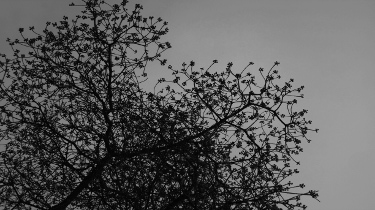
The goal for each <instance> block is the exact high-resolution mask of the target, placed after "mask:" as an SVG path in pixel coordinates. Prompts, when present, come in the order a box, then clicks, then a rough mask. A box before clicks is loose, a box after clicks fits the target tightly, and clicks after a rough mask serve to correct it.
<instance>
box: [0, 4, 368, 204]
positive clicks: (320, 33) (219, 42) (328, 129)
mask: <svg viewBox="0 0 375 210" xmlns="http://www.w3.org/2000/svg"><path fill="white" fill-rule="evenodd" d="M72 1H74V2H76V3H78V2H79V0H64V1H62V0H1V1H0V28H1V30H0V53H5V54H10V47H9V46H8V45H7V43H6V42H5V40H6V38H8V37H9V38H19V37H20V36H19V34H18V28H20V27H24V28H28V27H29V26H35V28H36V29H37V30H39V31H42V30H43V28H44V26H45V22H46V21H59V20H61V18H62V16H63V15H68V16H72V17H73V16H74V15H75V14H78V12H79V10H80V9H79V8H77V7H75V8H72V7H69V6H68V4H69V3H71V2H72ZM108 2H110V3H111V2H117V1H116V0H108ZM130 2H131V3H140V4H142V5H143V6H144V11H143V14H144V15H146V16H148V15H152V16H155V17H162V18H163V19H164V20H166V21H168V22H169V29H170V32H169V34H168V35H166V36H165V38H164V39H165V40H166V41H169V42H171V44H172V49H170V50H169V51H167V52H165V54H164V57H165V58H167V59H168V62H169V64H172V65H173V66H176V67H177V66H179V65H181V64H182V62H189V61H191V60H194V61H196V65H197V66H198V67H208V66H209V65H210V64H211V62H212V60H214V59H217V60H218V61H219V63H218V64H217V65H216V66H215V68H214V70H217V71H223V70H224V69H225V67H226V64H227V63H228V62H233V64H234V66H233V68H234V69H238V71H240V70H242V69H243V68H244V67H245V66H246V65H247V64H248V63H249V62H254V63H255V65H254V66H252V67H250V69H249V70H250V71H254V72H255V71H256V70H257V69H258V68H259V67H263V68H264V69H269V68H270V67H271V66H272V65H273V63H274V62H275V61H279V62H280V63H281V64H280V65H279V67H278V70H279V72H280V74H281V76H282V79H284V80H285V81H287V80H288V79H289V78H294V79H295V85H296V87H297V86H300V85H304V86H305V90H304V92H303V93H304V95H305V98H304V99H303V100H299V101H298V106H297V107H298V108H300V109H308V110H309V113H308V115H307V117H308V118H309V119H311V120H312V121H313V127H315V128H319V129H320V130H319V132H318V133H317V134H314V133H311V135H310V136H309V137H310V138H311V139H312V142H311V143H310V144H308V143H304V144H303V147H304V152H303V153H302V154H301V155H299V156H298V157H297V159H298V160H300V161H301V166H300V167H299V170H300V171H301V172H300V174H298V176H295V177H293V180H294V181H295V183H298V182H303V183H305V184H306V186H307V188H306V189H316V190H319V194H320V197H319V200H320V201H321V202H317V201H315V200H313V199H308V198H306V199H304V203H305V204H307V205H308V209H310V210H336V209H337V210H352V209H356V210H372V209H374V206H375V199H373V197H374V189H375V179H374V178H373V176H374V172H375V163H374V161H375V152H374V149H375V138H374V133H373V131H374V128H375V111H374V110H373V108H374V107H375V94H374V90H375V83H374V82H373V80H374V79H375V70H374V66H375V65H374V64H375V39H374V37H375V12H374V11H375V1H374V0H310V1H309V0H299V1H297V0H231V1H226V0H189V1H186V0H185V1H183V0H138V1H136V0H133V1H130ZM148 74H149V75H150V76H151V77H154V78H156V77H161V76H162V75H168V74H169V72H168V71H167V70H166V69H163V68H160V67H156V66H155V67H154V66H151V68H150V69H149V72H148Z"/></svg>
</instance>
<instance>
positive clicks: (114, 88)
mask: <svg viewBox="0 0 375 210" xmlns="http://www.w3.org/2000/svg"><path fill="white" fill-rule="evenodd" d="M82 1H83V5H80V6H81V7H83V8H84V9H83V11H82V14H80V15H77V16H76V17H74V18H68V17H63V20H62V21H60V22H55V23H51V22H47V24H46V28H45V29H44V30H43V31H42V32H37V31H36V30H35V29H34V27H30V28H29V31H28V32H25V30H24V29H23V28H20V30H19V31H20V34H21V37H22V38H21V39H15V40H10V39H8V42H9V44H10V46H11V48H12V49H13V52H14V54H13V55H12V57H9V56H7V55H5V54H1V57H2V59H1V60H0V76H1V79H0V100H1V103H0V112H1V115H0V140H1V143H4V144H5V145H6V146H5V148H4V149H3V151H1V152H0V161H1V162H0V206H2V207H4V208H5V209H51V210H52V209H54V210H57V209H134V210H141V209H142V210H144V209H160V210H167V209H217V210H220V209H221V210H229V209H236V210H240V209H254V210H255V209H257V210H258V209H305V208H306V206H305V205H303V204H302V203H301V201H300V199H301V196H310V197H313V198H317V196H318V194H317V191H314V190H306V191H303V190H300V189H301V188H304V184H293V183H292V182H291V180H290V177H291V176H292V175H293V174H295V173H298V170H297V169H296V165H298V164H299V162H298V161H296V160H295V156H296V155H298V154H299V153H300V152H302V151H303V149H302V147H301V143H302V142H303V141H307V142H310V139H308V138H307V136H306V135H307V133H308V132H309V131H317V129H311V128H309V125H310V124H311V121H309V120H307V119H305V114H306V113H307V110H305V109H303V110H298V111H296V110H295V109H294V108H293V107H294V105H295V104H296V103H297V100H296V99H297V98H302V97H303V94H301V91H302V90H303V88H304V87H303V86H301V87H298V88H293V87H292V83H293V79H290V80H289V81H288V82H285V83H281V84H279V83H278V82H279V80H280V75H279V73H278V70H277V69H276V68H277V66H278V65H279V62H275V63H274V65H273V66H272V67H271V68H270V69H269V70H267V71H265V70H264V69H263V68H260V69H257V70H255V71H254V70H251V69H250V68H251V67H252V66H253V65H254V63H252V62H250V63H249V64H248V65H247V66H246V67H245V68H243V69H241V70H234V68H233V64H232V63H228V64H227V66H226V67H225V70H224V71H222V72H214V71H213V68H214V66H217V65H219V64H216V63H218V61H217V60H214V61H213V62H212V64H211V65H210V66H209V67H208V68H198V69H197V68H196V67H195V63H194V62H193V61H191V62H188V63H187V64H186V63H184V64H182V67H180V68H177V69H176V68H174V67H172V66H170V65H169V66H168V67H167V60H165V59H163V58H162V57H161V54H162V53H163V52H164V51H165V50H167V49H169V48H171V44H170V43H169V42H163V41H161V40H162V39H161V38H162V36H163V35H165V34H166V33H167V32H168V28H167V22H164V21H163V20H162V19H161V18H154V17H147V18H146V17H143V16H142V15H141V13H140V12H141V10H142V6H141V5H139V4H136V5H135V8H134V9H133V10H129V9H128V8H129V7H130V6H129V3H128V2H127V1H122V2H121V3H119V4H113V5H110V4H108V3H106V2H105V1H99V0H82ZM71 6H74V4H72V5H71ZM76 6H78V5H76ZM26 33H30V34H31V35H32V37H33V38H27V36H26ZM31 35H30V36H31ZM148 62H160V64H161V65H162V66H165V67H166V68H165V70H166V71H170V72H171V78H169V79H168V78H160V79H159V80H158V82H157V84H156V85H155V88H154V91H146V90H145V89H144V88H143V87H142V84H145V81H146V80H147V78H148V76H147V70H146V66H147V63H148ZM255 76H257V77H255Z"/></svg>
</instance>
